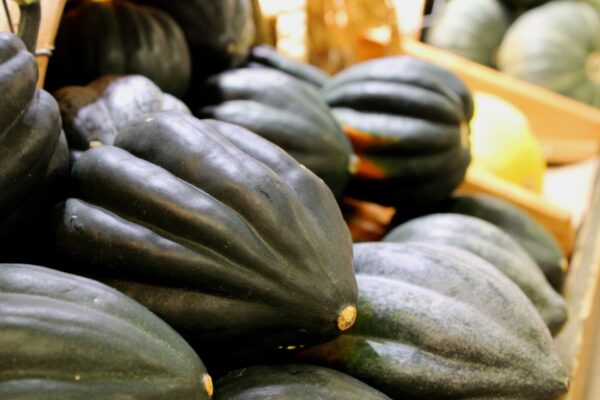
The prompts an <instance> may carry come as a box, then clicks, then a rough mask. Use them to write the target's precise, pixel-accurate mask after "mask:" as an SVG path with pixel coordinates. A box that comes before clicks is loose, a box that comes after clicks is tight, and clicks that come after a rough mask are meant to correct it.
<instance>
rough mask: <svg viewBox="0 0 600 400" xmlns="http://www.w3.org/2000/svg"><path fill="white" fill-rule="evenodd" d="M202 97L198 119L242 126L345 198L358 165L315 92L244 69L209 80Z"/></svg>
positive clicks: (275, 74)
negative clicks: (269, 143) (286, 154)
mask: <svg viewBox="0 0 600 400" xmlns="http://www.w3.org/2000/svg"><path fill="white" fill-rule="evenodd" d="M202 93H203V103H204V104H205V105H204V106H203V107H201V108H199V109H198V110H197V112H196V114H197V115H198V116H200V117H204V118H214V119H218V120H221V121H225V122H230V123H233V124H237V125H240V126H243V127H245V128H247V129H249V130H251V131H252V132H254V133H256V134H258V135H260V136H262V137H264V138H265V139H267V140H269V141H271V142H273V143H275V144H276V145H278V146H279V147H281V148H282V149H283V150H285V151H286V152H287V153H288V154H290V155H291V156H292V157H294V159H296V160H297V161H298V162H299V163H301V164H302V165H304V166H305V167H307V168H308V169H310V170H311V171H312V172H314V173H315V174H317V175H318V176H319V177H321V178H322V179H323V180H324V181H325V183H326V184H327V185H328V186H329V188H330V189H331V190H332V191H333V193H334V194H335V195H336V197H339V196H341V194H342V192H343V190H344V189H345V188H346V185H347V183H348V181H349V180H350V176H351V173H352V172H353V171H354V169H355V168H356V162H357V159H356V157H355V156H354V154H353V151H352V146H351V145H350V141H349V140H348V138H347V137H346V135H344V132H343V131H342V129H341V127H340V126H339V124H338V123H337V122H336V120H335V118H334V117H333V116H332V115H331V111H330V110H329V107H328V106H327V104H326V103H325V102H324V101H323V100H322V99H321V98H320V97H319V93H318V92H317V91H316V90H314V89H313V88H311V87H308V86H307V85H305V84H304V83H303V82H301V81H300V80H298V79H296V78H294V77H292V76H289V75H287V74H285V73H283V72H280V71H276V70H273V69H266V68H263V69H252V68H242V69H236V70H230V71H226V72H223V73H221V74H219V75H215V76H213V77H211V78H209V79H208V80H207V82H206V83H205V86H204V88H203V90H202Z"/></svg>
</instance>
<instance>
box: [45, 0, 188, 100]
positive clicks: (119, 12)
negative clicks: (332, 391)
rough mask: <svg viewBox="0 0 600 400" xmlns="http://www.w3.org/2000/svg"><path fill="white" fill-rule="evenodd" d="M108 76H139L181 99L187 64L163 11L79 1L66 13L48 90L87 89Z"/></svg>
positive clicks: (184, 48)
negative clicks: (80, 87)
mask: <svg viewBox="0 0 600 400" xmlns="http://www.w3.org/2000/svg"><path fill="white" fill-rule="evenodd" d="M111 74H114V75H126V74H140V75H144V76H146V77H148V78H149V79H151V80H152V81H153V82H154V83H155V84H157V85H158V86H159V87H160V88H161V89H162V90H164V91H165V92H168V93H171V94H173V95H175V96H178V97H180V96H183V95H184V94H185V93H186V91H187V90H188V87H189V84H190V79H191V61H190V52H189V49H188V44H187V43H186V41H185V37H184V35H183V32H182V30H181V28H180V27H179V26H178V25H177V24H176V23H175V21H174V20H173V19H172V18H171V17H170V16H169V15H167V14H165V13H164V12H162V11H160V10H158V9H155V8H151V7H143V6H138V5H135V4H133V3H131V2H129V1H93V0H84V1H81V2H79V3H76V4H75V6H74V7H73V8H71V9H69V10H65V14H64V16H63V18H62V20H61V23H60V29H59V31H58V34H57V37H56V50H55V52H54V54H53V56H52V62H51V63H50V64H49V69H48V83H47V87H48V88H50V89H51V90H56V89H58V88H60V87H62V86H65V85H86V84H88V83H89V82H90V81H92V80H94V79H97V78H99V77H101V76H103V75H111Z"/></svg>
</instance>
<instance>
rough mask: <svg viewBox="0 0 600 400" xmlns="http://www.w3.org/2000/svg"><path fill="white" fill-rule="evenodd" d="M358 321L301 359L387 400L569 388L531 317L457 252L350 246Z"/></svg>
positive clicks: (506, 287)
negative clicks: (348, 378) (354, 380)
mask: <svg viewBox="0 0 600 400" xmlns="http://www.w3.org/2000/svg"><path fill="white" fill-rule="evenodd" d="M354 267H355V269H356V272H357V281H358V287H359V306H358V307H359V310H358V312H359V315H360V317H359V318H358V320H357V323H356V325H355V327H354V328H353V329H352V331H351V332H349V333H348V334H345V335H342V336H340V337H339V338H337V339H335V340H334V341H331V342H329V343H326V344H324V345H321V346H317V347H314V348H310V349H307V350H305V351H304V352H303V353H301V356H302V358H303V359H305V360H310V361H311V362H316V363H320V364H323V365H325V366H330V367H333V368H335V369H338V370H341V371H342V372H345V373H348V374H350V375H352V376H354V377H356V378H358V379H360V380H362V381H363V382H365V383H367V384H368V385H371V386H373V387H374V388H376V389H379V390H381V391H382V392H384V393H386V394H387V395H388V396H390V397H392V398H394V399H523V400H524V399H532V400H534V399H535V400H553V399H557V398H559V397H560V395H561V394H563V393H564V392H565V391H566V390H567V386H568V378H567V375H566V373H565V371H564V370H563V368H562V366H561V363H560V360H559V358H558V356H557V354H556V353H555V351H554V348H553V342H552V339H551V337H550V334H549V332H548V329H547V328H546V326H545V325H544V323H543V321H542V320H541V318H540V317H539V315H538V314H537V312H536V310H535V308H533V306H532V305H531V303H530V302H529V300H528V299H527V298H526V297H525V296H524V295H523V293H522V292H521V291H520V290H519V289H518V288H517V287H516V286H515V285H514V284H513V283H512V282H510V281H509V280H508V279H507V278H505V277H504V276H503V275H502V274H500V272H498V271H497V270H496V269H495V268H494V267H492V266H491V265H489V264H488V263H487V262H486V261H484V260H482V259H481V258H479V257H477V256H474V255H472V254H470V253H467V252H465V251H462V250H460V249H455V248H449V247H444V246H434V245H426V244H417V243H412V244H396V243H367V244H359V245H355V246H354Z"/></svg>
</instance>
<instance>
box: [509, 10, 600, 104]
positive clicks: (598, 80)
mask: <svg viewBox="0 0 600 400" xmlns="http://www.w3.org/2000/svg"><path fill="white" fill-rule="evenodd" d="M498 66H499V68H500V70H502V71H504V72H506V73H508V74H511V75H514V76H516V77H517V78H520V79H523V80H526V81H528V82H531V83H535V84H537V85H540V86H543V87H545V88H547V89H550V90H553V91H555V92H557V93H560V94H563V95H565V96H568V97H571V98H573V99H575V100H578V101H581V102H584V103H587V104H589V105H592V106H594V107H600V15H599V14H598V13H596V12H595V11H594V9H593V7H591V6H590V5H589V4H586V3H584V2H578V1H553V2H550V3H548V4H545V5H543V6H541V7H537V8H534V9H532V10H530V11H528V12H526V13H525V14H523V15H522V16H521V17H519V19H517V20H516V21H515V23H514V24H513V25H511V27H510V29H509V30H508V32H507V33H506V36H505V37H504V40H503V41H502V45H501V46H500V51H499V53H498Z"/></svg>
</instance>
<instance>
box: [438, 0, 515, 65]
mask: <svg viewBox="0 0 600 400" xmlns="http://www.w3.org/2000/svg"><path fill="white" fill-rule="evenodd" d="M510 23H511V16H510V13H509V12H508V10H507V9H506V7H505V6H504V4H502V1H500V0H452V1H450V2H448V4H447V5H446V7H445V8H444V9H443V10H442V12H441V13H440V14H439V15H436V16H435V19H434V21H433V23H432V25H431V26H430V27H429V29H428V31H427V38H426V40H427V43H430V44H432V45H433V46H435V47H439V48H441V49H444V50H448V51H450V52H452V53H455V54H457V55H459V56H461V57H464V58H466V59H468V60H471V61H475V62H477V63H480V64H484V65H487V66H490V67H494V66H495V65H496V53H497V51H498V47H500V43H501V42H502V38H503V36H504V33H505V32H506V30H507V29H508V27H509V26H510Z"/></svg>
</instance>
